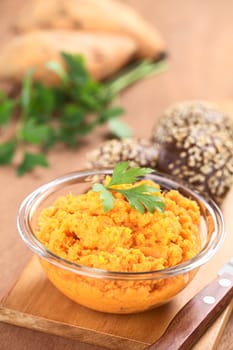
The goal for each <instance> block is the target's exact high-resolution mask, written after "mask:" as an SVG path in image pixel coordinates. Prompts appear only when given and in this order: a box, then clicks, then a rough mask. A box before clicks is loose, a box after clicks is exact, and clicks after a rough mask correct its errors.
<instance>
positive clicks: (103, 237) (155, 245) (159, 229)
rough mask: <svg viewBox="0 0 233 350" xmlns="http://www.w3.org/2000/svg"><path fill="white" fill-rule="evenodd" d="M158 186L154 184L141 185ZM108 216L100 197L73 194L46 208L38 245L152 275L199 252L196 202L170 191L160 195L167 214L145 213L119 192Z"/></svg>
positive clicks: (97, 263)
mask: <svg viewBox="0 0 233 350" xmlns="http://www.w3.org/2000/svg"><path fill="white" fill-rule="evenodd" d="M142 182H144V183H148V184H150V185H152V186H156V187H158V186H157V185H156V184H154V183H153V182H152V181H150V180H146V181H145V180H144V181H142ZM114 196H115V198H116V200H115V203H114V208H113V209H111V210H110V211H109V212H107V213H105V212H104V210H103V206H102V203H101V201H100V196H99V193H96V192H93V191H89V192H87V193H85V194H81V195H76V196H75V195H73V194H68V195H67V196H65V197H59V198H58V199H57V200H56V201H55V203H54V204H53V205H52V206H51V207H49V208H46V209H44V210H43V211H42V212H41V214H40V217H39V231H38V232H37V237H38V238H39V240H40V241H41V242H42V243H43V244H44V245H45V246H46V247H47V248H48V249H49V250H51V251H52V252H54V253H55V254H57V255H59V256H61V257H63V258H65V259H67V260H70V261H73V262H75V263H78V264H80V265H85V266H89V267H95V268H99V269H105V270H110V271H125V272H135V271H148V270H157V269H163V268H166V267H169V266H174V265H177V264H179V263H181V262H183V261H185V260H187V259H190V258H192V257H193V256H195V255H196V254H197V253H198V251H199V249H200V236H199V231H198V225H199V221H200V213H199V208H198V205H197V204H196V202H194V201H192V200H189V199H188V198H185V197H184V196H182V195H181V194H180V193H179V192H177V191H175V190H171V191H169V192H167V193H164V194H161V196H162V197H163V198H164V202H165V211H164V213H159V212H158V211H156V210H155V212H154V213H153V214H152V213H149V212H146V213H144V214H140V213H139V212H138V211H137V210H136V209H134V208H131V207H130V205H129V203H128V202H127V200H126V199H125V198H124V197H123V196H122V195H121V194H119V193H115V194H114Z"/></svg>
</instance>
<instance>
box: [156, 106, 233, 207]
mask: <svg viewBox="0 0 233 350" xmlns="http://www.w3.org/2000/svg"><path fill="white" fill-rule="evenodd" d="M232 124H233V123H232V122H231V120H230V119H229V118H228V117H227V116H226V115H225V114H224V113H222V112H221V111H219V110H218V109H216V108H215V107H213V106H212V105H210V104H207V103H203V102H185V103H181V104H180V103H179V104H177V105H175V106H172V107H171V108H169V109H168V110H167V111H165V114H164V116H163V118H162V119H161V120H160V122H159V124H158V125H157V127H155V129H154V130H153V136H152V139H153V141H154V142H156V143H159V145H160V148H159V155H158V161H157V169H158V170H159V171H162V172H165V173H168V174H171V175H173V176H174V177H177V178H178V179H181V180H183V181H185V182H186V183H188V184H189V185H191V186H192V187H193V188H194V189H196V190H198V191H199V192H200V193H201V194H203V195H208V196H210V197H212V198H213V199H214V200H215V201H216V202H217V203H218V204H221V203H222V201H223V199H224V197H225V196H226V194H227V192H228V191H229V189H230V187H231V186H232V183H233V125H232Z"/></svg>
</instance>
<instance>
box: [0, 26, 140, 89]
mask: <svg viewBox="0 0 233 350" xmlns="http://www.w3.org/2000/svg"><path fill="white" fill-rule="evenodd" d="M136 49H137V46H136V43H135V41H134V40H132V39H131V38H130V37H127V36H123V35H118V34H112V35H108V34H102V33H97V32H95V33H91V32H89V33H87V32H74V31H62V30H37V31H33V32H29V33H25V34H22V35H18V36H15V37H14V38H13V39H12V40H11V41H9V42H8V43H7V44H5V45H4V47H3V48H2V50H1V55H0V77H1V79H0V80H2V81H8V82H9V81H11V82H21V81H22V79H23V77H24V75H25V73H26V71H27V70H28V69H29V68H31V67H35V68H36V71H35V74H34V79H36V80H40V81H42V82H44V83H45V84H48V85H52V84H55V83H57V82H58V81H59V78H58V76H57V75H56V74H55V73H53V72H52V71H49V70H48V69H47V68H46V63H47V62H48V61H57V62H59V63H61V64H62V65H63V66H64V62H63V59H62V57H61V55H60V52H62V51H65V52H69V53H73V54H81V55H83V56H84V57H85V61H86V65H87V68H88V70H89V72H90V74H91V75H92V76H93V78H95V79H97V80H101V79H104V78H106V77H107V76H109V75H112V74H114V73H115V72H117V71H118V70H119V69H120V68H122V67H123V66H124V65H126V64H127V63H128V62H129V61H130V60H131V59H132V57H133V56H134V55H135V53H136Z"/></svg>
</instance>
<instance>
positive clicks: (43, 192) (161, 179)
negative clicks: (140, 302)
mask: <svg viewBox="0 0 233 350" xmlns="http://www.w3.org/2000/svg"><path fill="white" fill-rule="evenodd" d="M112 171H113V169H112V168H105V169H94V170H80V171H75V172H70V173H67V174H65V175H63V176H60V177H57V178H55V179H53V180H51V181H49V182H47V183H46V184H44V185H42V186H40V187H38V188H37V189H35V190H34V191H33V192H31V193H30V194H29V195H28V196H27V197H26V198H25V199H24V200H23V202H22V203H21V205H20V207H19V210H18V214H17V229H18V232H19V234H20V236H21V238H22V240H23V241H24V243H25V244H26V245H27V246H28V247H29V249H31V250H32V251H33V253H35V254H36V255H37V256H38V257H40V258H42V259H43V260H46V261H47V262H49V263H51V264H53V265H55V266H56V267H59V268H61V269H64V270H67V271H69V272H72V273H75V274H78V275H82V276H87V277H92V278H101V279H103V278H104V279H117V280H157V279H162V278H169V277H173V276H177V275H181V274H185V273H188V272H190V271H192V270H194V269H197V268H199V267H200V266H201V265H203V264H205V263H207V262H208V261H209V260H210V259H211V258H212V257H213V256H214V255H215V253H216V252H217V250H218V249H219V248H220V246H221V244H222V242H223V240H224V236H225V229H224V219H223V215H222V212H221V210H220V208H219V207H218V206H217V205H216V203H215V202H214V201H213V200H211V199H208V201H207V200H206V199H205V198H204V197H202V196H201V195H199V194H198V193H196V192H195V191H193V190H191V189H190V188H188V187H187V186H186V185H184V184H180V183H178V182H177V181H175V180H174V179H173V178H172V177H170V176H168V175H167V174H162V173H159V172H154V173H152V174H150V175H147V176H145V178H150V179H152V180H154V181H155V182H157V183H159V184H160V185H162V186H164V187H165V188H166V187H167V188H174V189H178V190H179V191H180V190H181V191H182V190H183V191H185V192H186V193H188V194H189V195H190V196H191V197H192V198H193V199H194V200H197V201H198V202H201V203H202V205H204V207H205V209H206V210H207V211H208V213H209V214H210V215H211V218H212V219H213V222H214V225H215V229H214V231H213V233H212V235H211V239H210V241H209V242H208V244H207V245H206V246H205V247H204V249H202V250H201V251H200V252H199V253H198V254H197V255H196V256H195V257H193V258H192V259H189V260H186V261H185V262H183V263H181V264H178V265H175V266H172V267H169V268H165V269H162V270H155V271H143V272H115V271H108V270H101V269H97V268H92V267H88V266H83V265H79V264H77V263H75V262H72V261H69V260H66V259H63V258H61V257H59V256H58V255H56V254H54V253H52V252H51V251H49V250H48V249H47V248H46V247H45V246H44V245H43V244H42V243H41V242H40V241H39V240H37V238H36V236H35V235H34V233H33V230H32V229H31V226H30V218H31V217H32V215H33V209H34V208H35V207H36V206H37V205H38V204H40V203H41V202H42V200H43V199H44V198H46V197H47V196H48V195H49V194H51V193H53V192H55V191H56V189H59V188H61V187H62V186H63V185H70V184H74V183H75V181H76V180H78V179H79V180H80V179H81V178H86V177H87V176H93V175H111V174H112Z"/></svg>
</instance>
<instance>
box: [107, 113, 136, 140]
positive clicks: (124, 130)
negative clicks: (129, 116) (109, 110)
mask: <svg viewBox="0 0 233 350" xmlns="http://www.w3.org/2000/svg"><path fill="white" fill-rule="evenodd" d="M108 125H109V128H110V130H111V132H112V133H113V134H114V135H116V136H117V137H119V138H120V139H124V138H126V137H131V136H132V134H133V133H132V129H131V128H129V127H128V125H127V124H125V123H124V122H123V121H122V120H120V119H118V118H114V119H111V120H109V122H108Z"/></svg>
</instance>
